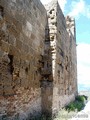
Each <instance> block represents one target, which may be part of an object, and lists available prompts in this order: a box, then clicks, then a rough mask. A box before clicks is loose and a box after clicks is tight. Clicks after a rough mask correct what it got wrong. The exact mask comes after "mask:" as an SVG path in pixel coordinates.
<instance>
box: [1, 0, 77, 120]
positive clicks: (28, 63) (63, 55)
mask: <svg viewBox="0 0 90 120" xmlns="http://www.w3.org/2000/svg"><path fill="white" fill-rule="evenodd" d="M76 66H77V61H76V32H75V20H74V19H73V18H70V17H69V16H67V17H66V18H65V17H64V15H63V13H62V11H61V9H60V6H59V4H58V2H57V0H53V1H52V2H51V3H50V4H48V5H46V6H43V5H42V3H41V2H40V0H0V120H32V119H33V117H35V116H36V117H37V116H40V115H41V114H45V115H47V116H49V115H50V116H52V118H53V117H54V116H55V115H56V114H57V113H58V111H59V109H60V108H62V107H64V106H65V105H66V104H68V103H69V102H70V101H72V100H74V98H75V96H76V95H77V67H76Z"/></svg>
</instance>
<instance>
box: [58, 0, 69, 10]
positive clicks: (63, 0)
mask: <svg viewBox="0 0 90 120" xmlns="http://www.w3.org/2000/svg"><path fill="white" fill-rule="evenodd" d="M58 2H59V5H60V7H61V9H62V11H64V10H65V5H66V4H67V0H58Z"/></svg>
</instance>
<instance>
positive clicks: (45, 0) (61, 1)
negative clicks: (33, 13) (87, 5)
mask: <svg viewBox="0 0 90 120" xmlns="http://www.w3.org/2000/svg"><path fill="white" fill-rule="evenodd" d="M51 1H52V0H41V2H42V3H43V4H48V3H49V2H51ZM53 1H54V0H53ZM58 2H59V5H60V7H61V9H62V11H64V9H65V5H66V3H67V0H58Z"/></svg>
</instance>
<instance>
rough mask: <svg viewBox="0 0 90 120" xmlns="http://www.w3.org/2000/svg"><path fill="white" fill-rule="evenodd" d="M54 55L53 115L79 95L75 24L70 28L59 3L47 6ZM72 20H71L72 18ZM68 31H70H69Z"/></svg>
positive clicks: (70, 22) (53, 2)
mask: <svg viewBox="0 0 90 120" xmlns="http://www.w3.org/2000/svg"><path fill="white" fill-rule="evenodd" d="M46 9H47V15H48V24H49V29H50V30H49V33H50V47H51V53H52V76H53V98H52V114H53V115H54V114H55V113H57V112H58V111H59V109H60V108H61V107H64V106H65V105H67V104H68V103H69V102H70V101H72V100H74V99H75V95H76V93H77V85H76V81H77V78H76V76H77V71H76V38H75V24H73V26H72V27H70V24H72V21H69V26H67V24H66V22H67V21H66V19H65V17H64V15H63V13H62V11H61V9H60V6H59V4H58V2H57V1H52V2H51V3H50V4H49V5H47V6H46ZM70 19H71V18H70ZM67 29H68V30H67Z"/></svg>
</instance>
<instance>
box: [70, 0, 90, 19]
mask: <svg viewBox="0 0 90 120" xmlns="http://www.w3.org/2000/svg"><path fill="white" fill-rule="evenodd" d="M69 15H70V16H73V17H76V18H79V16H80V15H84V16H86V17H87V18H90V5H88V4H86V2H85V0H78V1H72V3H71V12H70V13H69Z"/></svg>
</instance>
